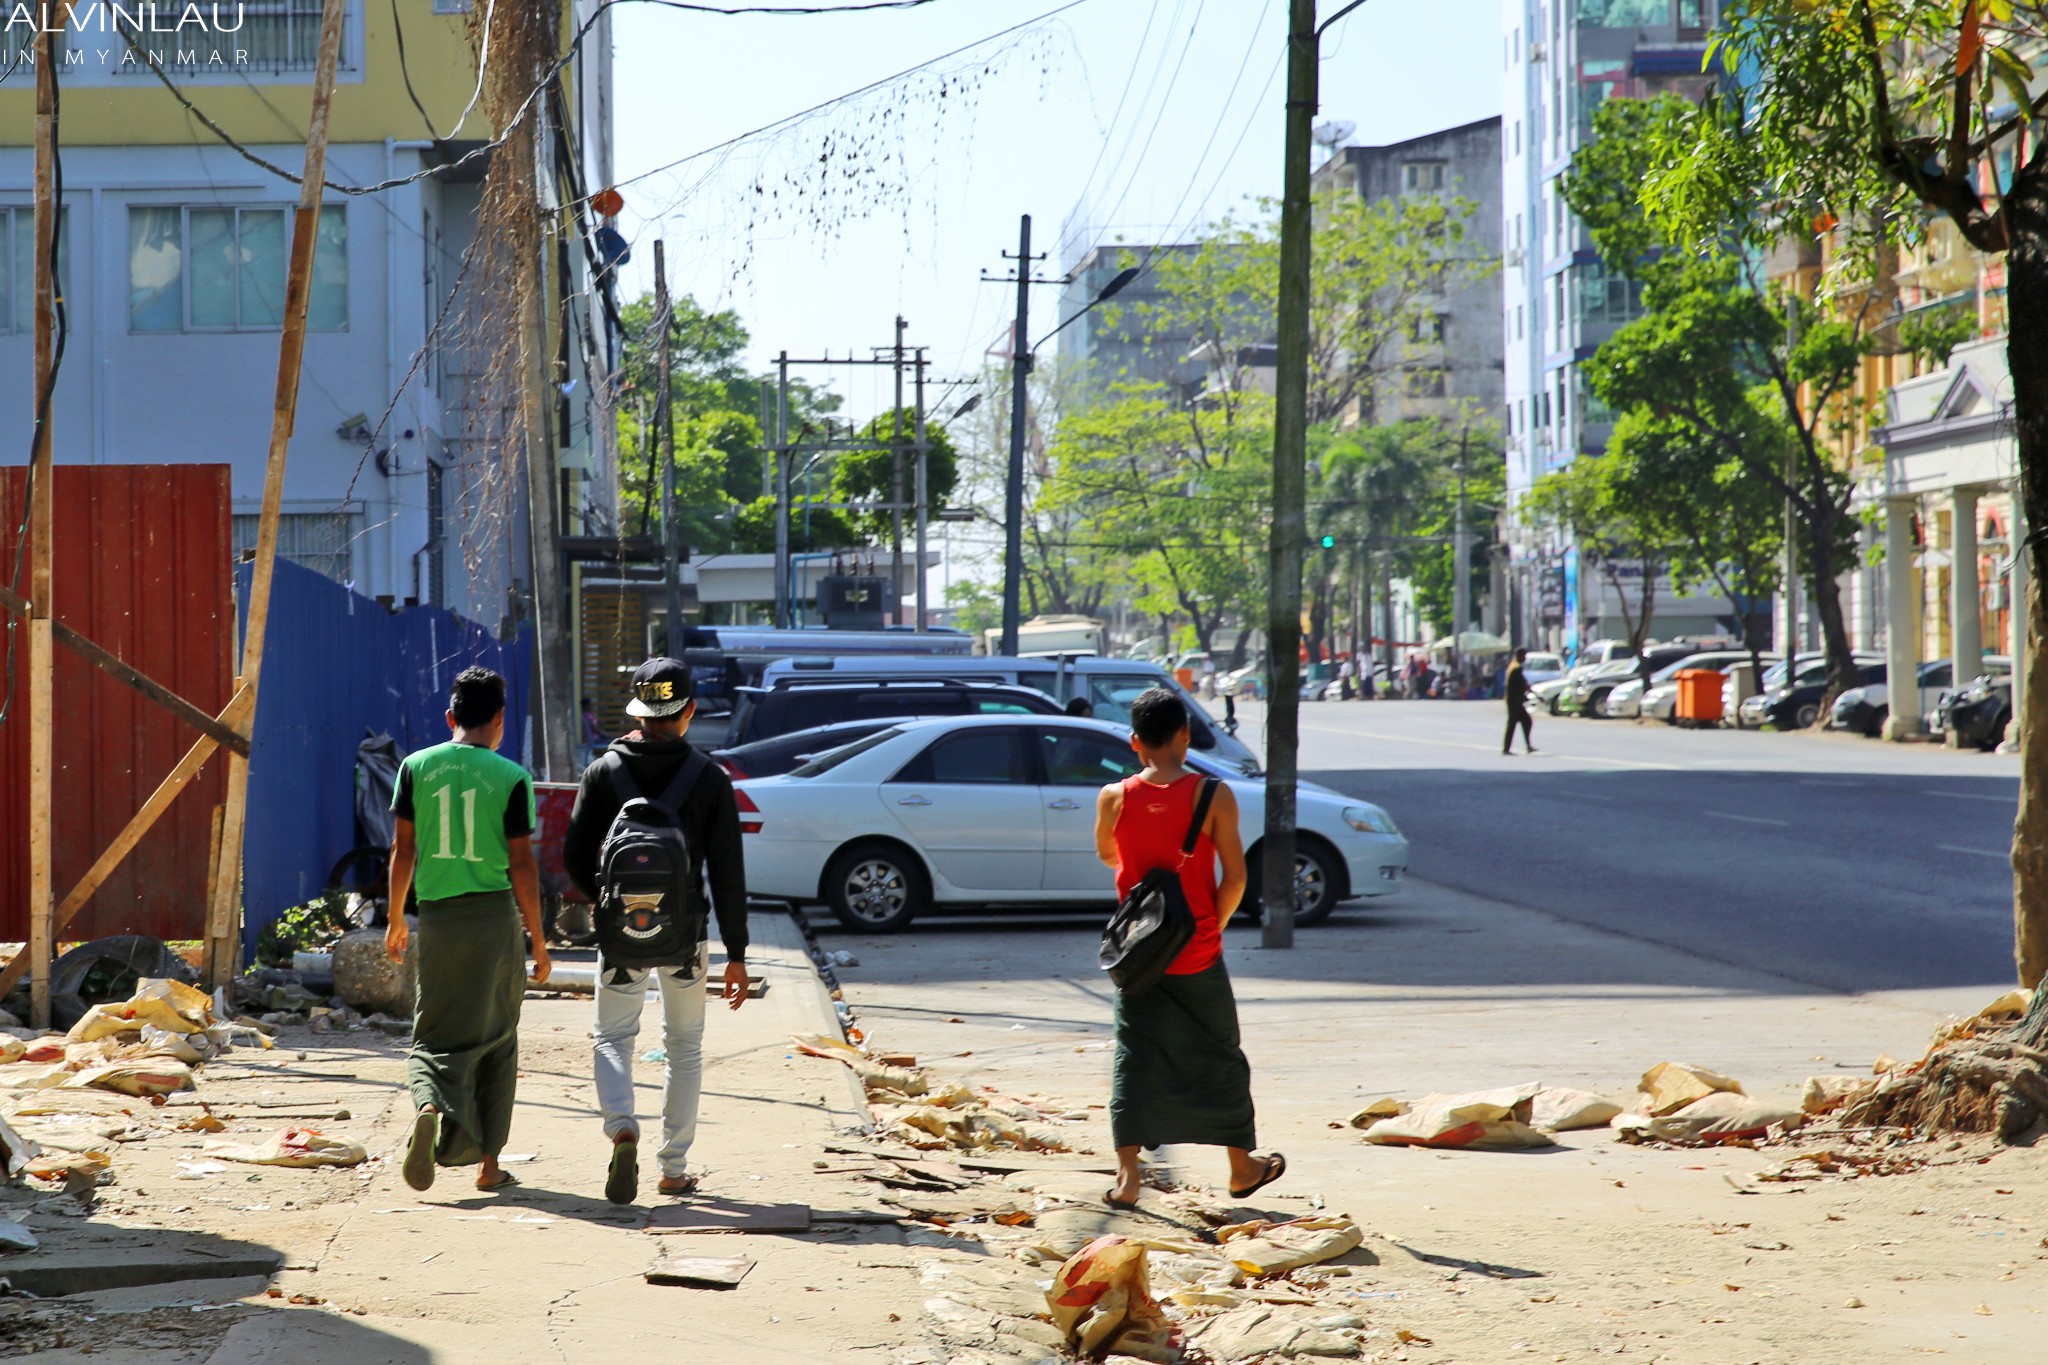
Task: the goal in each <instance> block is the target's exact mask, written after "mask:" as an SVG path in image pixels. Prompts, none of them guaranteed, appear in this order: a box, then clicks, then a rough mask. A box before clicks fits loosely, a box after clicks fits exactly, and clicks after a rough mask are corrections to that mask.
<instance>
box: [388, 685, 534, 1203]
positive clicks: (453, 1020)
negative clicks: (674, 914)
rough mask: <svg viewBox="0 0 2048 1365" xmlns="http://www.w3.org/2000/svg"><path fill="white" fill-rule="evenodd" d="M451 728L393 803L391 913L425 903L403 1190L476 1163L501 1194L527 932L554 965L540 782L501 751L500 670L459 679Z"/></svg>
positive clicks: (394, 954) (398, 936) (399, 923)
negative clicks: (538, 809) (444, 1169)
mask: <svg viewBox="0 0 2048 1365" xmlns="http://www.w3.org/2000/svg"><path fill="white" fill-rule="evenodd" d="M448 729H449V731H450V733H451V736H452V738H450V740H449V741H448V743H446V744H436V745H435V746H434V747H433V748H431V749H422V750H420V752H418V753H416V754H413V755H412V756H410V757H409V758H407V759H406V760H405V762H404V763H402V764H400V765H399V769H398V785H397V788H396V790H394V791H393V793H392V797H391V810H392V813H393V814H394V815H396V816H397V817H398V821H397V836H396V838H394V839H393V841H392V845H391V904H392V905H394V906H402V905H404V904H405V898H406V893H407V892H408V891H410V890H412V889H414V888H415V887H417V889H418V891H419V907H420V913H419V935H420V951H419V961H418V962H417V963H416V964H415V975H416V977H417V981H418V986H417V994H416V995H415V998H414V1005H413V1025H412V1052H411V1054H410V1055H409V1056H408V1057H407V1058H406V1066H405V1071H406V1081H407V1084H408V1085H409V1086H410V1088H411V1090H412V1100H413V1106H414V1111H415V1112H414V1116H413V1129H412V1140H411V1142H410V1144H409V1145H408V1146H407V1148H406V1153H405V1183H406V1184H408V1185H410V1186H412V1187H413V1188H414V1189H416V1190H424V1189H427V1188H429V1187H431V1186H432V1185H433V1183H434V1167H435V1166H436V1164H439V1165H442V1166H470V1165H475V1166H477V1167H478V1170H477V1177H476V1185H477V1188H478V1189H480V1190H494V1189H497V1188H498V1187H499V1186H501V1185H512V1184H516V1183H518V1182H517V1181H515V1180H514V1179H513V1178H512V1176H511V1174H510V1173H509V1172H507V1171H505V1170H503V1169H501V1168H500V1167H499V1165H498V1156H499V1154H500V1153H501V1152H503V1151H504V1150H505V1142H506V1140H507V1139H508V1138H509V1137H510V1136H511V1132H512V1104H513V1100H514V1098H515V1096H516V1093H517V1088H518V1079H519V1007H520V1003H521V1001H523V1000H524V999H525V997H526V939H527V938H528V937H530V938H531V939H532V942H533V979H534V980H535V981H536V982H539V981H545V980H547V979H548V970H549V962H548V948H547V940H546V937H545V935H543V933H542V932H541V920H540V873H539V869H538V868H537V867H536V866H535V864H534V860H533V837H532V836H533V828H534V808H533V781H532V779H531V778H529V777H528V776H527V773H526V769H524V768H522V767H520V766H519V765H518V764H517V763H514V762H513V761H512V760H510V759H508V758H501V757H499V755H498V754H497V752H496V750H497V747H498V745H499V744H500V743H502V742H503V741H504V738H505V680H504V679H503V678H501V677H499V676H498V675H497V674H496V673H493V672H491V670H489V669H487V668H466V669H464V670H463V671H462V672H461V673H460V674H458V675H457V676H456V679H455V686H454V690H453V692H452V693H451V695H450V696H449V699H448ZM521 919H524V920H525V926H524V932H523V933H522V930H521V925H520V921H521ZM410 937H411V930H410V929H409V928H408V926H407V924H406V920H405V916H404V915H403V914H402V913H401V914H394V915H392V916H391V925H390V928H388V929H387V930H386V931H385V934H384V948H385V951H386V952H388V953H389V954H390V955H391V960H392V961H394V962H399V961H403V960H404V958H405V950H406V941H407V940H408V939H409V938H410Z"/></svg>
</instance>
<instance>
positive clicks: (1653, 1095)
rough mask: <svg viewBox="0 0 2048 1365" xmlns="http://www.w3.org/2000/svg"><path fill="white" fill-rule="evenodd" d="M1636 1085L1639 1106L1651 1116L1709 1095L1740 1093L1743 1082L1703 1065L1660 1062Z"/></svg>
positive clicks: (1655, 1116)
mask: <svg viewBox="0 0 2048 1365" xmlns="http://www.w3.org/2000/svg"><path fill="white" fill-rule="evenodd" d="M1636 1089H1637V1090H1638V1091H1639V1092H1640V1103H1639V1104H1638V1105H1637V1107H1638V1108H1639V1109H1640V1110H1641V1112H1642V1113H1644V1114H1646V1115H1648V1116H1649V1117H1651V1118H1663V1117H1664V1116H1666V1115H1667V1114H1675V1113H1677V1112H1678V1111H1679V1110H1681V1109H1683V1108H1685V1107H1686V1106H1687V1105H1689V1104H1692V1103H1694V1102H1696V1101H1698V1100H1703V1099H1705V1098H1706V1097H1707V1096H1709V1095H1713V1094H1733V1095H1740V1094H1741V1093H1742V1083H1741V1082H1740V1081H1736V1080H1732V1079H1730V1078H1729V1077H1727V1076H1723V1075H1722V1074H1721V1073H1720V1072H1718V1071H1709V1070H1707V1069H1706V1068H1705V1067H1703V1066H1689V1065H1687V1064H1686V1063H1684V1062H1659V1063H1657V1065H1655V1066H1653V1067H1651V1068H1650V1069H1649V1070H1648V1071H1645V1072H1644V1073H1643V1078H1642V1080H1640V1081H1638V1082H1637V1083H1636Z"/></svg>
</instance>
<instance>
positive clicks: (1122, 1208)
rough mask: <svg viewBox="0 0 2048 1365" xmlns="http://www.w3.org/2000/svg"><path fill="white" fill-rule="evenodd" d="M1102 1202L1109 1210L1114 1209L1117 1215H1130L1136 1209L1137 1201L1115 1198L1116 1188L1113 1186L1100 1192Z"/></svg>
mask: <svg viewBox="0 0 2048 1365" xmlns="http://www.w3.org/2000/svg"><path fill="white" fill-rule="evenodd" d="M1102 1202H1103V1203H1105V1204H1107V1205H1109V1206H1110V1207H1111V1208H1113V1209H1115V1210H1116V1211H1117V1212H1119V1213H1130V1212H1132V1211H1133V1210H1134V1209H1136V1208H1137V1207H1138V1201H1137V1200H1135V1199H1119V1198H1117V1197H1116V1186H1114V1185H1112V1186H1110V1187H1109V1188H1108V1189H1106V1190H1104V1191H1103V1192H1102Z"/></svg>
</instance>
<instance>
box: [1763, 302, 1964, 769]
mask: <svg viewBox="0 0 2048 1365" xmlns="http://www.w3.org/2000/svg"><path fill="white" fill-rule="evenodd" d="M1798 288H1799V277H1798V275H1796V274H1795V275H1794V276H1793V277H1792V292H1790V293H1788V294H1786V296H1785V314H1786V316H1785V354H1786V355H1787V356H1788V357H1789V356H1790V355H1791V354H1792V353H1793V352H1794V351H1796V350H1798V349H1799V295H1798ZM1785 485H1786V493H1785V570H1784V572H1785V639H1784V654H1785V684H1786V686H1788V687H1789V686H1791V685H1792V683H1793V681H1794V680H1795V679H1797V678H1798V676H1799V664H1798V656H1799V504H1798V502H1797V501H1795V500H1794V498H1793V496H1792V493H1791V490H1792V489H1794V488H1797V487H1798V486H1799V452H1798V449H1797V446H1796V443H1795V444H1794V445H1793V446H1792V447H1791V448H1788V449H1787V450H1786V452H1785ZM1958 681H1960V680H1958ZM1757 683H1758V685H1759V686H1761V685H1762V683H1763V680H1762V679H1761V678H1759V679H1758V680H1757ZM1899 695H1901V696H1904V695H1906V694H1905V693H1903V692H1901V693H1900V694H1899ZM1917 709H1918V708H1912V707H1909V708H1908V709H1907V714H1909V715H1911V714H1913V712H1914V711H1916V710H1917ZM1914 721H1915V728H1916V729H1917V728H1918V717H1917V716H1914Z"/></svg>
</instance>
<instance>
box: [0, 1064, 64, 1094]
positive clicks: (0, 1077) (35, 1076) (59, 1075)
mask: <svg viewBox="0 0 2048 1365" xmlns="http://www.w3.org/2000/svg"><path fill="white" fill-rule="evenodd" d="M73 1074H74V1073H73V1072H72V1070H71V1066H70V1064H69V1063H67V1062H31V1063H29V1064H28V1065H27V1066H11V1067H9V1068H7V1070H5V1071H0V1088H4V1089H7V1090H51V1089H54V1088H55V1087H57V1086H60V1085H62V1084H64V1082H66V1081H68V1080H70V1079H71V1077H72V1075H73Z"/></svg>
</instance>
